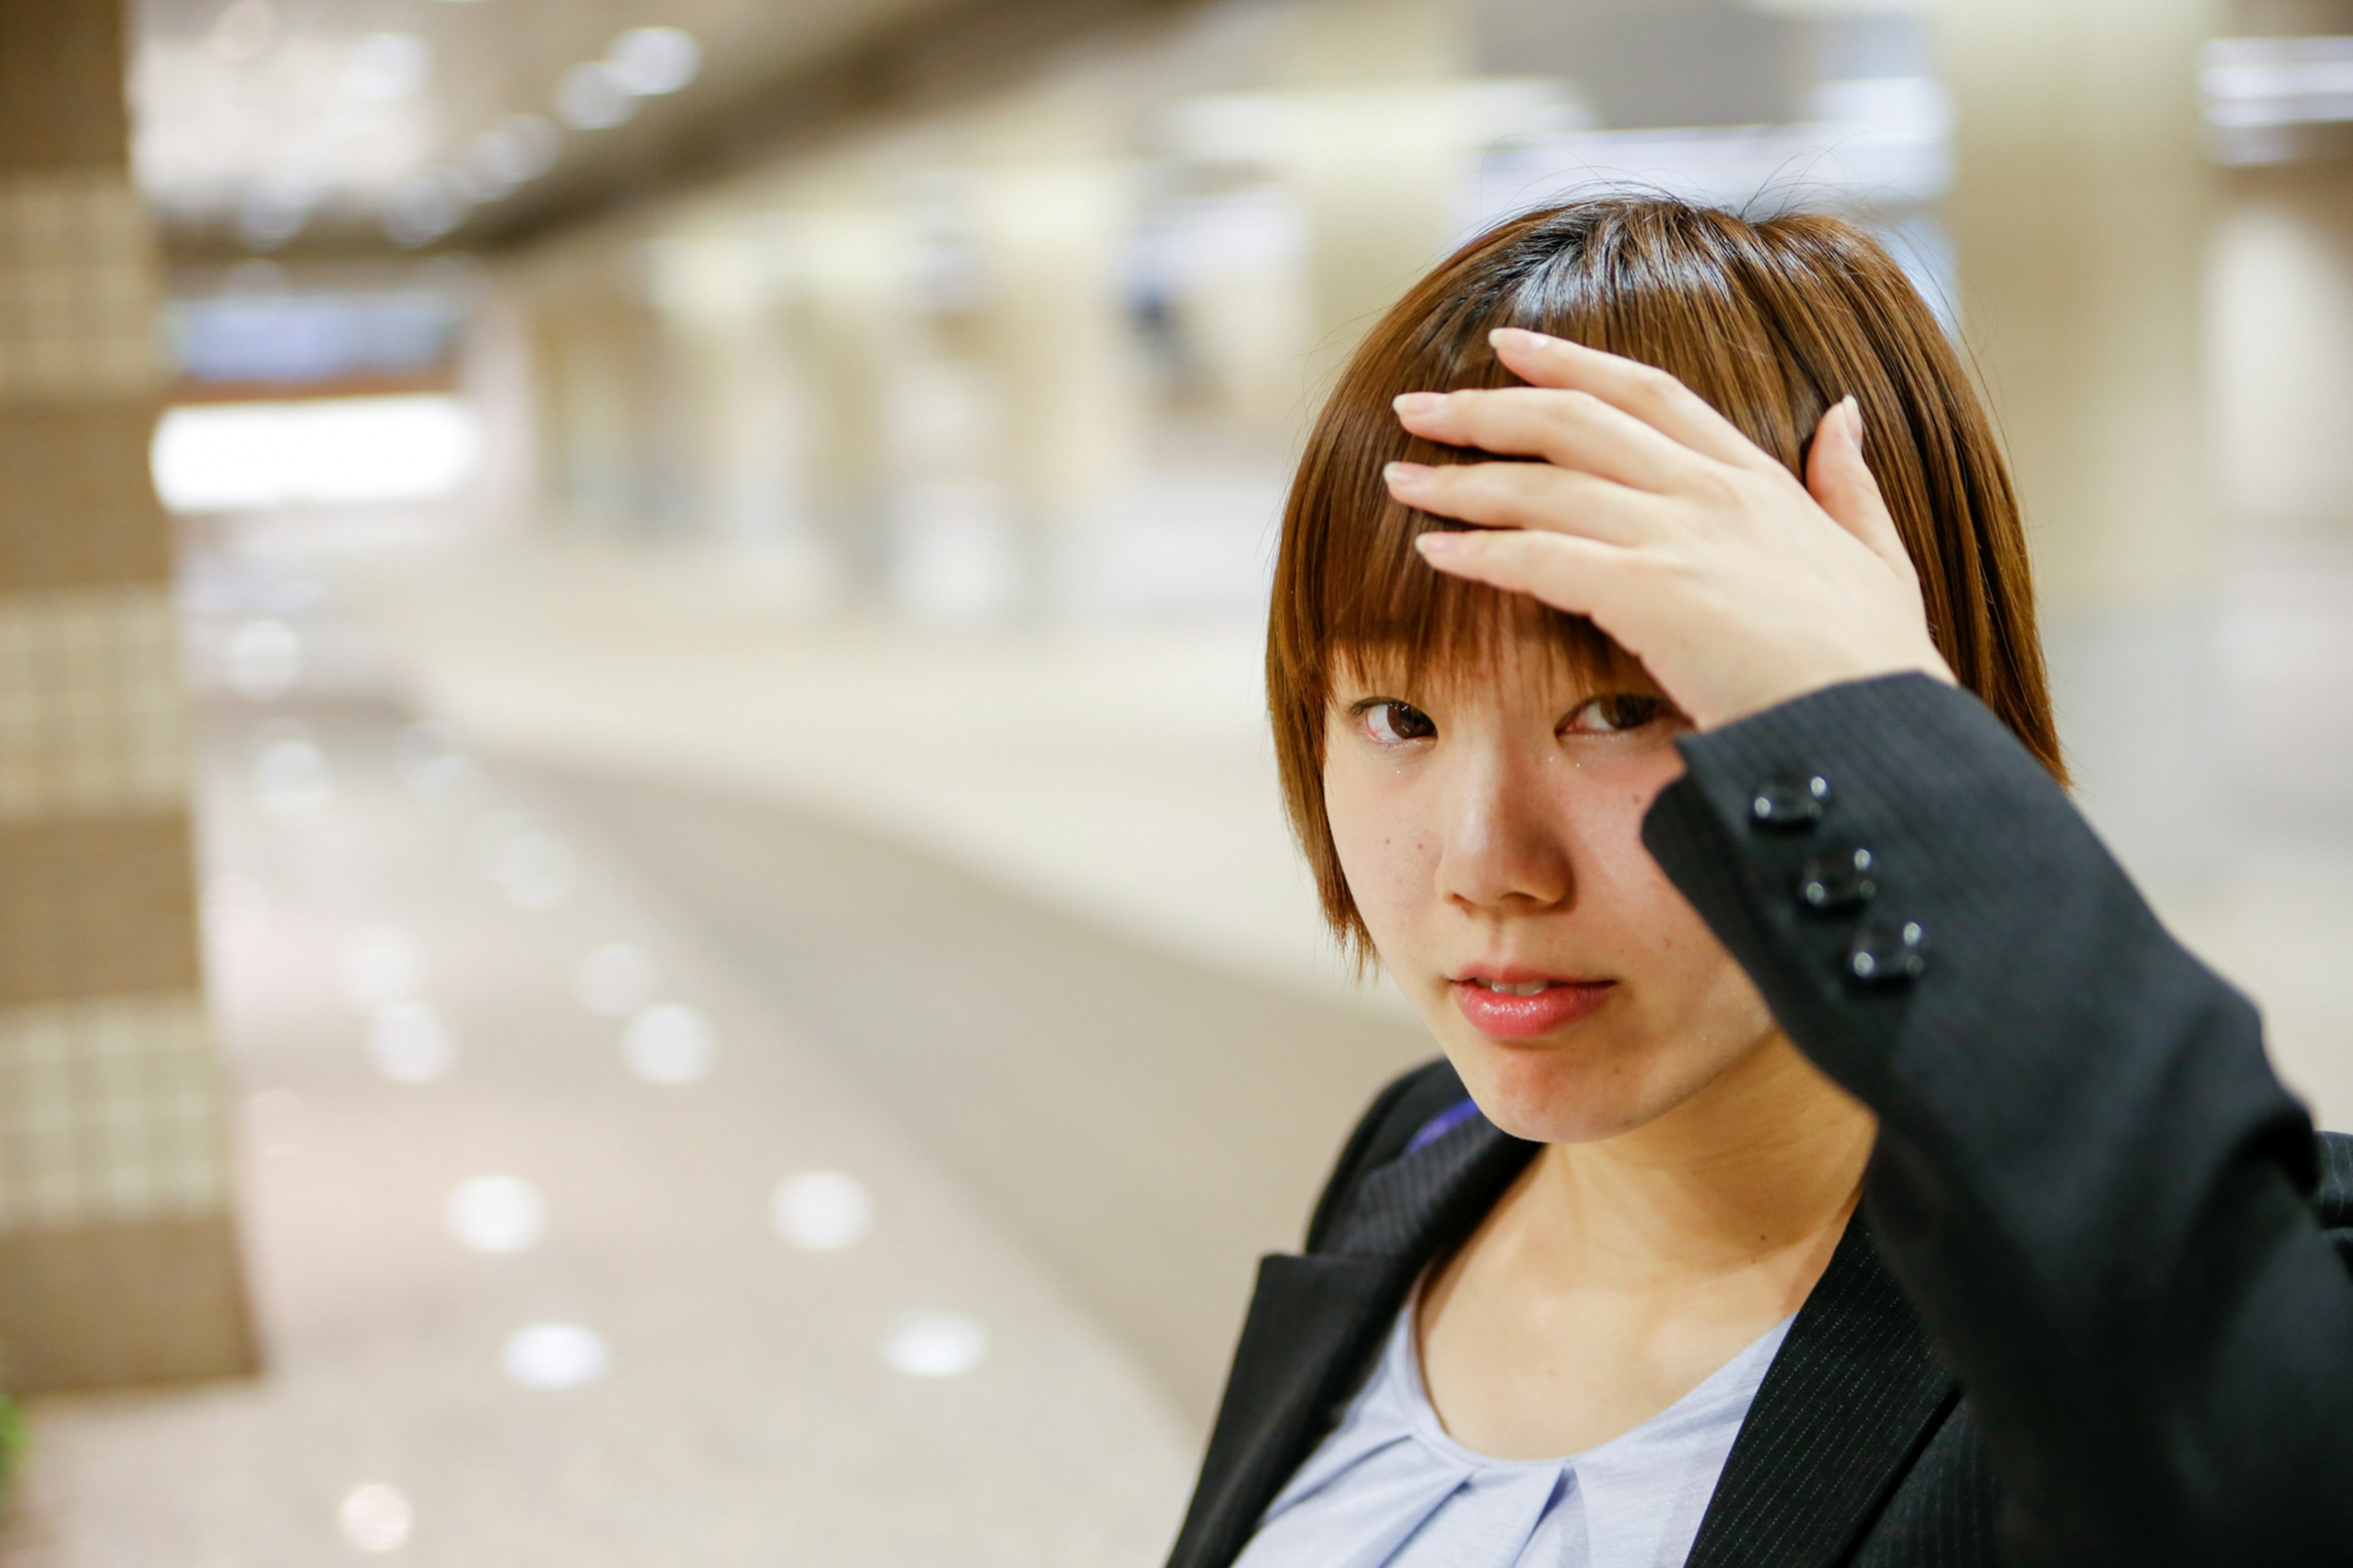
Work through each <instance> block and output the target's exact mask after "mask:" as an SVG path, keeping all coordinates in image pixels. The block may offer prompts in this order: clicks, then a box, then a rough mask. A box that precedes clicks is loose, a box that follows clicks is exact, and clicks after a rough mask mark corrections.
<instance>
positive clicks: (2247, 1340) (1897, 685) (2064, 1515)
mask: <svg viewBox="0 0 2353 1568" xmlns="http://www.w3.org/2000/svg"><path fill="white" fill-rule="evenodd" d="M1682 749H1683V755H1684V759H1685V762H1686V764H1687V769H1686V772H1685V774H1684V776H1683V778H1682V779H1680V780H1678V781H1677V782H1676V783H1674V784H1672V785H1670V786H1669V787H1668V788H1667V789H1666V790H1665V791H1663V792H1662V794H1661V795H1660V797H1659V799H1658V800H1657V802H1656V803H1655V804H1654V805H1653V806H1652V808H1651V813H1650V816H1649V817H1648V818H1647V820H1646V822H1645V825H1644V840H1645V842H1646V843H1647V844H1648V845H1649V847H1650V848H1651V853H1652V855H1653V856H1654V857H1655V858H1657V860H1658V861H1659V863H1660V865H1661V866H1662V868H1664V869H1665V871H1666V873H1667V875H1668V876H1669V877H1670V878H1671V879H1672V880H1673V881H1674V883H1675V885H1676V886H1677V887H1678V888H1680V889H1682V890H1683V894H1684V895H1685V897H1687V898H1689V899H1690V900H1691V901H1692V903H1693V904H1694V906H1695V907H1696V908H1697V909H1698V910H1699V911H1700V913H1701V915H1702V916H1703V917H1704V919H1705V920H1706V921H1707V922H1708V924H1709V925H1710V927H1711V928H1713V929H1714V931H1715V933H1716V935H1717V937H1718V938H1719V939H1720V940H1721V941H1722V942H1724V943H1725V946H1726V947H1727V948H1728V949H1729V950H1730V951H1731V952H1732V953H1733V955H1734V956H1735V957H1736V959H1738V961H1739V962H1740V963H1741V964H1742V965H1743V966H1744V967H1745V968H1746V970H1747V972H1748V973H1749V974H1750V976H1751V977H1752V978H1753V979H1754V980H1755V981H1756V982H1757V985H1758V986H1759V988H1760V989H1761V990H1762V991H1763V993H1764V994H1765V996H1766V999H1767V1002H1768V1004H1769V1005H1771V1007H1772V1009H1773V1012H1774V1016H1775V1017H1776V1018H1777V1019H1778V1021H1779V1023H1780V1024H1781V1026H1782V1027H1783V1028H1784V1029H1785V1030H1786V1031H1787V1032H1788V1035H1789V1037H1791V1038H1792V1039H1793V1040H1794V1041H1795V1042H1796V1043H1797V1045H1798V1046H1799V1047H1800V1048H1801V1049H1803V1050H1804V1051H1805V1052H1806V1053H1807V1054H1808V1055H1809V1056H1810V1058H1812V1059H1813V1060H1814V1061H1815V1062H1816V1063H1817V1064H1818V1065H1819V1066H1820V1068H1822V1069H1823V1070H1824V1071H1825V1072H1827V1073H1828V1074H1829V1075H1830V1076H1831V1078H1833V1079H1836V1080H1837V1081H1838V1082H1839V1083H1840V1084H1841V1085H1842V1086H1844V1087H1845V1089H1847V1090H1848V1091H1849V1092H1851V1093H1852V1094H1854V1095H1855V1096H1856V1097H1858V1098H1859V1099H1861V1100H1862V1101H1864V1102H1865V1103H1866V1104H1868V1105H1869V1106H1870V1107H1871V1108H1872V1110H1874V1111H1875V1112H1877V1114H1878V1116H1879V1119H1880V1134H1879V1142H1878V1147H1877V1152H1876V1153H1875V1154H1874V1156H1873V1165H1872V1170H1871V1173H1870V1175H1869V1178H1868V1181H1867V1184H1866V1187H1865V1214H1866V1215H1867V1217H1868V1219H1869V1222H1870V1223H1871V1225H1872V1226H1873V1231H1874V1234H1875V1236H1876V1237H1877V1239H1878V1240H1879V1243H1880V1246H1881V1248H1882V1250H1883V1253H1884V1255H1885V1257H1886V1258H1887V1261H1888V1263H1889V1266H1890V1268H1892V1269H1893V1271H1894V1274H1895V1276H1896V1278H1897V1279H1898V1280H1899V1281H1900V1282H1901V1284H1902V1285H1903V1287H1904V1288H1905V1292H1906V1294H1907V1295H1909V1296H1910V1298H1911V1299H1912V1300H1913V1302H1914V1304H1915V1306H1916V1307H1917V1309H1918V1310H1919V1311H1920V1314H1921V1316H1922V1318H1923V1320H1924V1321H1926V1324H1927V1326H1928V1329H1929V1332H1930V1334H1931V1337H1932V1339H1933V1341H1934V1342H1935V1344H1936V1350H1937V1352H1938V1354H1939V1355H1940V1356H1941V1357H1942V1358H1943V1359H1944V1361H1945V1362H1946V1363H1947V1366H1949V1367H1950V1368H1951V1369H1952V1371H1953V1373H1954V1374H1955V1375H1956V1376H1957V1379H1958V1380H1959V1382H1960V1384H1961V1385H1962V1387H1963V1389H1964V1390H1965V1391H1966V1392H1967V1394H1968V1397H1969V1400H1970V1402H1971V1404H1972V1405H1974V1406H1975V1407H1976V1408H1977V1411H1978V1415H1979V1416H1980V1417H1981V1419H1982V1422H1983V1427H1984V1432H1985V1437H1986V1441H1987V1444H1988V1445H1989V1450H1990V1452H1991V1454H1992V1456H1993V1458H1994V1462H1995V1465H1996V1467H1997V1468H1998V1469H1999V1470H2000V1474H2001V1476H2002V1478H2003V1479H2004V1481H2005V1483H2006V1486H2007V1489H2008V1491H2009V1494H2010V1511H2009V1514H2008V1517H2007V1528H2008V1530H2009V1532H2010V1549H2011V1551H2012V1552H2014V1553H2015V1555H2016V1556H2017V1558H2018V1559H2019V1560H2020V1561H2021V1563H2030V1564H2043V1563H2052V1564H2057V1563H2064V1564H2069V1565H2071V1568H2072V1565H2077V1564H2087V1563H2133V1564H2136V1565H2137V1568H2156V1565H2162V1564H2175V1563H2179V1564H2184V1565H2188V1564H2198V1565H2200V1568H2205V1565H2209V1564H2212V1563H2263V1564H2266V1565H2267V1568H2286V1565H2289V1564H2303V1563H2324V1562H2326V1563H2343V1562H2346V1561H2348V1558H2353V1275H2348V1266H2347V1262H2346V1261H2345V1259H2344V1258H2342V1257H2340V1255H2339V1253H2338V1251H2337V1246H2336V1245H2334V1244H2333V1243H2332V1241H2331V1239H2330V1237H2328V1235H2327V1233H2326V1231H2325V1230H2324V1228H2323V1224H2322V1221H2321V1219H2320V1217H2319V1216H2318V1215H2316V1212H2315V1208H2314V1193H2315V1188H2316V1183H2317V1181H2318V1179H2319V1174H2320V1173H2319V1171H2318V1169H2317V1165H2318V1163H2319V1159H2320V1157H2321V1156H2320V1155H2318V1154H2316V1144H2315V1140H2314V1137H2313V1134H2312V1131H2311V1127H2310V1123H2309V1121H2308V1120H2307V1118H2306V1113H2305V1111H2304V1110H2303V1109H2302V1107H2301V1106H2299V1105H2298V1104H2297V1102H2296V1101H2295V1100H2294V1099H2293V1098H2292V1097H2291V1096H2290V1095H2289V1094H2288V1092H2287V1091H2286V1090H2285V1089H2284V1088H2283V1087H2282V1086H2281V1084H2280V1083H2279V1081H2278V1079H2276V1078H2275V1077H2274V1074H2273V1072H2272V1070H2271V1068H2270V1065H2269V1064H2268V1062H2267V1061H2266V1059H2265V1058H2264V1055H2263V1044H2262V1037H2261V1030H2260V1026H2259V1025H2258V1022H2257V1019H2256V1016H2255V1012H2254V1009H2253V1006H2252V1005H2250V1004H2249V1003H2248V1002H2247V1001H2246V1000H2245V998H2243V997H2242V996H2241V995H2239V994H2237V993H2236V992H2234V991H2232V989H2231V987H2230V986H2229V985H2227V984H2224V983H2223V982H2222V981H2221V980H2220V979H2219V978H2217V977H2216V976H2215V975H2214V974H2212V973H2210V972H2209V971H2208V970H2207V969H2206V968H2205V967H2204V966H2203V965H2201V964H2200V963H2199V962H2198V961H2197V960H2196V959H2194V958H2192V957H2191V956H2190V955H2189V953H2188V952H2186V951H2184V950H2183V949H2182V947H2181V946H2180V945H2179V943H2177V942H2174V941H2173V940H2172V939H2171V938H2170V937H2169V936H2168V935H2167V933H2166V931H2164V929H2163V928H2162V927H2161V926H2160V925H2159V924H2158V921H2157V919H2156V917H2155V916H2154V915H2153V914H2152V913H2151V911H2150V910H2149V909H2148V907H2147V904H2146V903H2145V902H2144V901H2143V900H2141V898H2140V897H2139V895H2138V893H2137V891H2136V890H2135V889H2134V888H2133V886H2132V884H2131V882H2130V881H2129V880H2128V879H2126V876H2125V874H2124V872H2123V871H2122V870H2121V869H2120V868H2118V866H2117V865H2116V862H2115V860H2114V859H2113V858H2110V856H2109V855H2108V854H2107V852H2106V850H2105V848H2104V847H2102V846H2101V844H2100V842H2099V841H2098V839H2097V838H2096V837H2094V835H2093V833H2092V831H2091V829H2090V827H2089V826H2087V825H2086V824H2085V823H2084V819H2083V818H2082V816H2080V815H2079V814H2078V813H2077V812H2076V810H2075V809H2074V807H2073V805H2072V804H2071V803H2070V802H2069V800H2068V799H2067V797H2066V795H2065V794H2064V793H2063V791H2062V790H2061V789H2060V788H2059V786H2058V785H2057V784H2055V783H2054V782H2053V781H2052V778H2051V776H2050V775H2049V774H2048V773H2046V772H2045V771H2044V770H2043V769H2042V767H2041V766H2040V765H2039V764H2038V763H2036V762H2035V761H2034V759H2033V757H2032V756H2031V754H2030V753H2028V752H2026V751H2025V749H2024V748H2023V747H2021V745H2019V743H2018V742H2016V740H2015V739H2013V738H2012V737H2011V735H2010V733H2009V731H2007V730H2005V729H2004V728H2003V726H2002V725H2001V724H2000V721H1997V720H1996V719H1995V718H1994V717H1993V716H1992V714H1990V713H1989V712H1988V711H1987V710H1986V709H1985V708H1984V707H1983V706H1981V705H1980V704H1979V703H1978V701H1977V700H1975V699H1974V698H1971V697H1969V696H1968V695H1967V694H1965V693H1962V692H1958V691H1956V690H1954V689H1951V688H1948V687H1946V686H1943V685H1941V684H1938V683H1936V682H1934V681H1931V680H1929V679H1926V678H1924V677H1918V676H1904V677H1891V678H1887V679H1878V680H1872V681H1863V682H1857V683H1854V684H1852V685H1847V686H1841V687H1836V688H1833V689H1830V690H1827V691H1822V692H1818V693H1815V694H1813V695H1811V696H1809V697H1806V698H1802V699H1800V700H1797V701H1794V702H1790V703H1787V704H1784V705H1782V706H1781V707H1778V708H1776V709H1773V710H1769V711H1767V712H1766V713H1763V714H1760V715H1757V716H1756V717H1754V718H1751V719H1748V720H1746V721H1741V722H1739V723H1736V724H1733V725H1728V726H1726V727H1725V728H1724V729H1722V730H1719V731H1713V732H1710V733H1707V734H1704V735H1698V736H1694V737H1691V738H1688V739H1686V740H1685V741H1683V742H1682ZM1857 850H1862V851H1866V852H1867V855H1866V856H1865V857H1863V858H1858V857H1857V855H1856V854H1855V851H1857ZM2330 1157H2332V1158H2333V1155H2331V1156H2330ZM2331 1189H2332V1192H2335V1193H2337V1194H2340V1196H2341V1193H2342V1184H2341V1183H2338V1182H2337V1181H2335V1180H2334V1179H2333V1178H2332V1183H2331ZM2340 1223H2341V1222H2340Z"/></svg>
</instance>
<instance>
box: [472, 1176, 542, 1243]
mask: <svg viewBox="0 0 2353 1568" xmlns="http://www.w3.org/2000/svg"><path fill="white" fill-rule="evenodd" d="M448 1218H449V1229H450V1230H451V1232H452V1233H454V1234H455V1235H456V1236H457V1237H458V1239H459V1242H461V1243H463V1244H464V1245H465V1246H467V1247H471V1248H473V1249H474V1250H475V1251H476V1252H521V1251H522V1250H523V1249H524V1248H525V1247H533V1246H536V1245H537V1244H538V1242H539V1238H540V1237H542V1236H543V1235H545V1234H546V1232H547V1205H546V1203H545V1201H544V1200H543V1199H542V1198H541V1197H540V1195H539V1189H538V1188H536V1187H534V1186H533V1185H532V1184H530V1183H529V1182H526V1181H524V1180H523V1179H522V1177H520V1176H473V1177H470V1178H468V1179H467V1180H465V1181H462V1182H460V1183H459V1184H457V1185H456V1186H455V1187H453V1188H451V1189H450V1192H449V1203H448Z"/></svg>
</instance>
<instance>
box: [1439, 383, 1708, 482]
mask: <svg viewBox="0 0 2353 1568" xmlns="http://www.w3.org/2000/svg"><path fill="white" fill-rule="evenodd" d="M1397 411H1398V423H1400V424H1402V425H1403V426H1405V427H1406V428H1407V429H1408V430H1409V431H1411V432H1412V433H1413V434H1414V435H1417V436H1421V437H1427V438H1429V439H1430V440H1432V441H1442V442H1445V443H1446V444H1447V445H1449V446H1454V447H1479V448H1480V449H1482V451H1488V452H1508V453H1514V454H1517V455H1520V456H1525V457H1531V458H1544V459H1545V460H1546V462H1548V463H1554V464H1557V465H1559V466H1560V467H1562V468H1576V469H1578V470H1580V471H1582V472H1584V473H1588V474H1594V475H1598V476H1599V477H1600V478H1602V479H1613V480H1615V481H1617V482H1618V483H1619V484H1621V485H1632V486H1633V487H1635V488H1636V489H1645V490H1651V491H1654V492H1661V491H1668V490H1672V489H1677V488H1678V483H1679V481H1682V480H1684V479H1688V478H1689V477H1690V476H1691V474H1692V471H1693V469H1694V467H1695V466H1696V465H1697V464H1699V463H1701V462H1704V460H1705V459H1704V458H1700V457H1699V455H1698V454H1696V453H1694V451H1693V450H1692V449H1691V448H1690V447H1685V446H1683V444H1682V443H1680V442H1678V441H1675V440H1673V439H1672V438H1671V437H1667V436H1664V435H1662V434H1661V433H1660V432H1659V431H1657V430H1655V429H1653V428H1651V426H1648V425H1645V424H1643V423H1642V421H1641V420H1640V419H1637V418H1635V417H1634V416H1632V415H1630V414H1629V413H1627V412H1626V411H1625V410H1624V409H1622V408H1618V407H1614V406H1612V405H1609V404H1607V403H1604V402H1603V401H1602V400H1601V399H1599V398H1598V397H1596V396H1594V395H1592V394H1591V393H1589V392H1575V391H1562V390H1556V389H1554V388H1551V387H1537V386H1512V387H1502V388H1497V389H1493V390H1486V389H1470V390H1465V391H1460V392H1409V393H1407V394H1406V395H1404V396H1402V397H1400V398H1398V400H1397Z"/></svg>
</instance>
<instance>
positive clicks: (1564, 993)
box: [1448, 973, 1618, 1040]
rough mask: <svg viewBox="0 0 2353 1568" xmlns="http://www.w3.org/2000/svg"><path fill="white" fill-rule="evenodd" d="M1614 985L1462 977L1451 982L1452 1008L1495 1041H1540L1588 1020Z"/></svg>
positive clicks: (1503, 976)
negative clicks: (1455, 1008)
mask: <svg viewBox="0 0 2353 1568" xmlns="http://www.w3.org/2000/svg"><path fill="white" fill-rule="evenodd" d="M1617 985H1618V983H1617V982H1616V981H1614V980H1553V979H1546V978H1543V977H1540V976H1530V975H1525V974H1511V973H1505V974H1499V975H1483V974H1466V975H1464V976H1463V977H1462V978H1461V979H1459V980H1455V981H1452V982H1451V983H1450V984H1449V986H1448V989H1450V990H1451V991H1452V992H1453V994H1454V1005H1455V1006H1456V1007H1457V1008H1459V1009H1460V1010H1461V1014H1462V1016H1463V1017H1464V1018H1465V1019H1466V1020H1467V1021H1468V1022H1469V1023H1470V1025H1471V1026H1472V1028H1474V1029H1476V1030H1478V1031H1479V1032H1480V1033H1481V1034H1482V1035H1484V1036H1486V1037H1488V1038H1490V1039H1494V1040H1540V1039H1542V1038H1544V1037H1546V1035H1551V1034H1556V1033H1558V1032H1559V1031H1560V1030H1562V1029H1566V1028H1567V1027H1568V1026H1570V1025H1571V1024H1575V1023H1577V1022H1579V1021H1581V1020H1583V1019H1585V1018H1588V1017H1590V1016H1592V1015H1593V1013H1594V1011H1595V1009H1597V1008H1599V1006H1600V1005H1602V1004H1603V1003H1605V1002H1607V1001H1608V1000H1609V994H1610V993H1611V992H1612V991H1614V990H1616V989H1617Z"/></svg>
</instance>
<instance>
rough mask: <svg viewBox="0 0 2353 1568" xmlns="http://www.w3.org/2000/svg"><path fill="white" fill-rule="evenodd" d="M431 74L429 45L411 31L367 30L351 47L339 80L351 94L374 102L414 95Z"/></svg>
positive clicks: (423, 88)
mask: <svg viewBox="0 0 2353 1568" xmlns="http://www.w3.org/2000/svg"><path fill="white" fill-rule="evenodd" d="M432 77H433V50H432V47H431V46H429V45H428V44H427V43H426V41H425V40H424V39H422V38H420V37H417V36H416V35H415V34H414V33H370V34H369V35H368V36H367V37H364V38H362V39H361V40H360V41H359V43H358V45H357V46H356V47H353V50H352V63H351V68H350V70H349V72H348V73H347V74H346V75H345V77H344V79H343V80H344V83H345V85H346V86H348V87H349V88H350V89H352V91H353V94H355V95H356V96H358V97H361V98H364V99H367V100H370V101H372V102H376V103H390V102H394V101H396V100H399V99H404V98H414V97H416V96H417V94H418V93H420V92H422V91H424V90H425V84H426V83H427V82H428V81H430V80H431V79H432Z"/></svg>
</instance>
